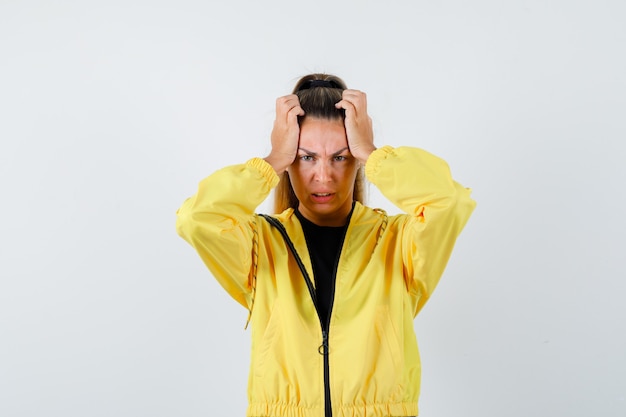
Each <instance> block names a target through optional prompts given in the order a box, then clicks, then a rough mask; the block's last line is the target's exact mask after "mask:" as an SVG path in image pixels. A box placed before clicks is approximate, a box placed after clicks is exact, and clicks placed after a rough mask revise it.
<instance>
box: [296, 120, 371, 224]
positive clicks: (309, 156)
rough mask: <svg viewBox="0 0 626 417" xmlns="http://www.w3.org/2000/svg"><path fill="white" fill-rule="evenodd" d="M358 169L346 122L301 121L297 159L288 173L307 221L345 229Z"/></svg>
mask: <svg viewBox="0 0 626 417" xmlns="http://www.w3.org/2000/svg"><path fill="white" fill-rule="evenodd" d="M358 168H359V163H358V161H357V160H356V159H355V158H354V157H353V156H352V154H351V153H350V150H349V149H348V140H347V138H346V129H345V127H344V124H343V120H324V119H316V118H308V117H306V118H304V119H303V120H302V122H301V123H300V142H299V144H298V155H297V156H296V159H295V161H294V163H293V164H292V165H291V166H290V167H289V168H288V172H289V179H290V181H291V186H292V187H293V190H294V192H295V194H296V197H298V201H299V205H298V209H299V210H300V213H302V215H303V216H304V217H305V218H307V219H308V220H310V221H312V222H313V223H315V224H317V225H319V226H343V225H344V224H345V223H346V220H347V218H348V214H350V210H351V209H352V200H353V194H354V182H355V180H356V175H357V170H358Z"/></svg>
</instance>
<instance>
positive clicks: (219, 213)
mask: <svg viewBox="0 0 626 417" xmlns="http://www.w3.org/2000/svg"><path fill="white" fill-rule="evenodd" d="M278 180H279V179H278V176H277V175H276V172H275V171H274V170H273V168H272V167H271V165H269V164H268V163H267V162H265V161H264V160H263V159H260V158H253V159H251V160H249V161H248V162H246V163H245V164H240V165H234V166H230V167H227V168H223V169H221V170H219V171H217V172H215V173H214V174H212V175H210V176H208V177H207V178H205V179H204V180H202V181H201V182H200V185H199V187H198V192H197V193H196V194H195V195H194V196H192V197H190V198H188V199H187V200H185V202H184V203H183V205H182V206H181V207H180V208H179V209H178V211H177V212H176V215H177V219H176V231H177V232H178V234H179V235H180V236H181V237H182V238H183V239H185V240H186V241H187V242H189V244H191V246H193V247H194V249H195V250H196V251H197V252H198V254H199V255H200V258H202V261H203V262H204V263H205V264H206V266H207V267H208V268H209V270H210V271H211V272H212V274H213V275H214V276H215V278H216V279H217V281H218V282H219V283H220V284H221V285H222V287H224V289H225V290H226V291H227V292H228V293H229V294H230V295H231V296H232V297H233V298H234V299H235V300H237V301H238V302H239V303H240V304H242V305H243V306H244V307H247V308H250V305H249V304H250V300H251V291H252V288H251V280H252V276H251V269H252V257H253V254H252V250H253V239H254V233H256V225H255V215H254V210H255V209H256V208H257V206H258V205H259V204H261V203H262V202H263V200H265V198H266V197H267V196H268V194H269V193H270V191H271V189H272V188H274V187H275V186H276V185H277V184H278Z"/></svg>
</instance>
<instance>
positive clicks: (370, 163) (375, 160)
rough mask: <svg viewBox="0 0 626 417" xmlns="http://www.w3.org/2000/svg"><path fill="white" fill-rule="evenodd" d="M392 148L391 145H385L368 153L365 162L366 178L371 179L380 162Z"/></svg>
mask: <svg viewBox="0 0 626 417" xmlns="http://www.w3.org/2000/svg"><path fill="white" fill-rule="evenodd" d="M393 149H394V148H393V147H392V146H389V145H385V146H383V147H382V148H378V149H376V150H375V151H374V152H372V153H371V154H370V156H369V158H367V162H366V163H365V176H366V177H367V179H368V180H370V181H371V179H372V178H373V177H374V176H375V175H376V172H378V169H379V167H380V164H381V162H383V161H384V160H385V159H386V158H387V156H388V155H389V154H390V153H391V152H393Z"/></svg>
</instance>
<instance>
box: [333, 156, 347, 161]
mask: <svg viewBox="0 0 626 417" xmlns="http://www.w3.org/2000/svg"><path fill="white" fill-rule="evenodd" d="M346 159H348V158H346V157H345V156H343V155H337V156H335V158H334V160H335V161H336V162H341V161H345V160H346Z"/></svg>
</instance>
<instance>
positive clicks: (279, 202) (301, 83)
mask: <svg viewBox="0 0 626 417" xmlns="http://www.w3.org/2000/svg"><path fill="white" fill-rule="evenodd" d="M315 81H325V82H326V83H324V84H323V85H319V84H318V85H313V82H315ZM346 88H347V87H346V83H344V82H343V80H342V79H341V78H339V77H337V76H335V75H330V74H309V75H305V76H304V77H302V78H300V79H299V80H298V82H297V83H296V86H295V87H294V89H293V94H295V95H297V96H298V99H299V100H300V106H301V107H302V109H303V110H304V112H305V114H306V115H305V116H302V117H299V118H298V122H300V123H301V122H302V119H303V118H305V117H307V116H310V117H314V118H316V119H324V120H344V119H345V112H344V110H343V109H337V108H336V107H335V103H337V102H339V101H340V100H341V95H342V92H343V90H345V89H346ZM353 198H354V200H356V201H358V202H359V203H362V204H363V203H365V174H364V173H363V166H360V167H359V169H358V171H357V174H356V179H355V181H354V194H353ZM296 207H298V198H297V197H296V193H295V192H294V191H293V188H292V187H291V181H290V180H289V173H288V172H287V171H285V172H283V173H282V175H281V176H280V181H279V183H278V185H277V186H276V188H275V189H274V213H282V212H283V211H285V210H286V209H288V208H294V209H295V208H296Z"/></svg>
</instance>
